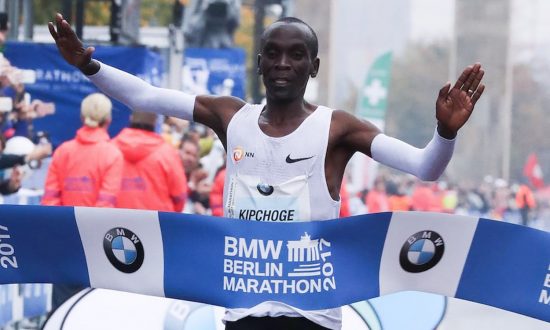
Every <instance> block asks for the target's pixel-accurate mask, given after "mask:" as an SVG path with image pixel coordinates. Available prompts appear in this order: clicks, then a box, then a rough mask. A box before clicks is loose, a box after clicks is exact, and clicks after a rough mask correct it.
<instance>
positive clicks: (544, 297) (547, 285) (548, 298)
mask: <svg viewBox="0 0 550 330" xmlns="http://www.w3.org/2000/svg"><path fill="white" fill-rule="evenodd" d="M543 285H544V288H543V289H542V290H541V291H540V297H539V303H541V304H546V305H549V306H550V265H548V274H546V277H545V278H544V282H543Z"/></svg>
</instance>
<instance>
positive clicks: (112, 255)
mask: <svg viewBox="0 0 550 330" xmlns="http://www.w3.org/2000/svg"><path fill="white" fill-rule="evenodd" d="M103 250H104V251H105V254H106V255H107V258H108V259H109V261H110V262H111V265H113V266H114V267H115V268H116V269H118V270H120V271H121V272H124V273H133V272H135V271H137V270H138V269H139V268H140V267H141V265H142V264H143V258H144V257H145V253H144V251H143V244H142V243H141V240H140V239H139V237H138V236H137V235H136V234H134V233H133V232H132V231H131V230H129V229H126V228H122V227H117V228H113V229H111V230H109V231H108V232H107V233H106V234H105V236H104V237H103Z"/></svg>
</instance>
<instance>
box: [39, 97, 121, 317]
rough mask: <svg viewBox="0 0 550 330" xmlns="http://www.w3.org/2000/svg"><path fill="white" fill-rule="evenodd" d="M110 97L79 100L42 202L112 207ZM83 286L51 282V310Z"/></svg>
mask: <svg viewBox="0 0 550 330" xmlns="http://www.w3.org/2000/svg"><path fill="white" fill-rule="evenodd" d="M111 108H112V104H111V101H110V100H109V99H108V98H107V97H106V96H105V95H103V94H99V93H95V94H91V95H88V96H87V97H86V98H84V100H83V101H82V104H81V108H80V118H81V119H82V123H83V126H82V127H81V128H80V129H79V130H78V131H77V133H76V137H75V138H74V139H73V140H70V141H67V142H65V143H63V144H62V145H61V146H59V148H57V150H56V151H55V152H54V154H53V157H52V162H51V164H50V167H49V168H48V174H47V177H46V188H45V193H44V197H43V198H42V204H43V205H63V206H97V207H114V206H115V205H116V196H117V194H118V191H119V189H120V181H121V178H122V167H123V157H122V153H121V152H120V151H119V150H118V148H117V147H116V146H115V145H113V144H111V143H110V142H109V135H108V133H107V127H108V126H109V124H110V123H111ZM82 289H83V287H79V286H70V285H57V284H56V285H54V286H53V292H52V310H55V309H56V308H57V307H59V306H61V304H62V303H63V302H65V300H67V299H69V298H70V297H71V296H72V295H74V294H75V293H77V292H78V291H80V290H82Z"/></svg>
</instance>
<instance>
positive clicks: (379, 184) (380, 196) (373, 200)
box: [365, 177, 390, 213]
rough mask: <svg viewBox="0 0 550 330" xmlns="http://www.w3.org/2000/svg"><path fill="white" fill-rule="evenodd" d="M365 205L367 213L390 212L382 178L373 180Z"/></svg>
mask: <svg viewBox="0 0 550 330" xmlns="http://www.w3.org/2000/svg"><path fill="white" fill-rule="evenodd" d="M365 204H366V205H367V209H368V210H369V213H378V212H387V211H389V210H390V207H389V204H388V195H386V183H385V182H384V179H383V178H382V177H378V178H376V180H374V185H373V187H372V189H371V190H370V191H369V192H368V194H367V198H366V201H365Z"/></svg>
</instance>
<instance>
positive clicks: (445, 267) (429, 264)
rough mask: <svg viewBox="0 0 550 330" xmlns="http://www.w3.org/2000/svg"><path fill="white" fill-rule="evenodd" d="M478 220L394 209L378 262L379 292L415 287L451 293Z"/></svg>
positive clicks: (458, 277) (451, 295) (455, 285)
mask: <svg viewBox="0 0 550 330" xmlns="http://www.w3.org/2000/svg"><path fill="white" fill-rule="evenodd" d="M478 221H479V219H478V218H476V217H468V216H456V215H450V214H443V213H427V212H394V213H393V215H392V219H391V222H390V226H389V229H388V233H387V235H386V241H385V243H384V250H383V252H382V260H381V263H380V295H385V294H389V293H393V292H398V291H404V290H412V291H414V290H416V291H423V292H434V293H438V294H443V295H446V296H449V297H454V296H455V293H456V290H457V287H458V283H459V281H460V277H461V275H462V270H463V268H464V263H465V262H466V257H467V256H468V251H469V249H470V245H471V243H472V239H473V237H474V233H475V230H476V227H477V223H478ZM439 258H440V259H439ZM405 269H408V270H405Z"/></svg>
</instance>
